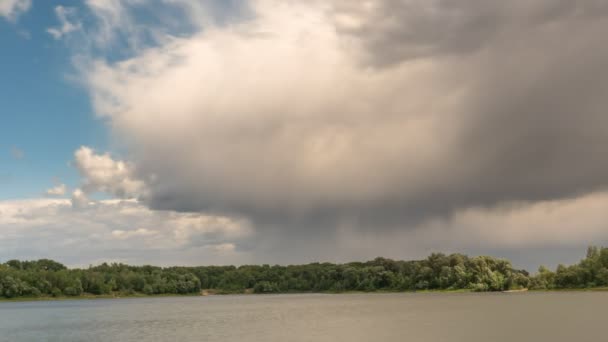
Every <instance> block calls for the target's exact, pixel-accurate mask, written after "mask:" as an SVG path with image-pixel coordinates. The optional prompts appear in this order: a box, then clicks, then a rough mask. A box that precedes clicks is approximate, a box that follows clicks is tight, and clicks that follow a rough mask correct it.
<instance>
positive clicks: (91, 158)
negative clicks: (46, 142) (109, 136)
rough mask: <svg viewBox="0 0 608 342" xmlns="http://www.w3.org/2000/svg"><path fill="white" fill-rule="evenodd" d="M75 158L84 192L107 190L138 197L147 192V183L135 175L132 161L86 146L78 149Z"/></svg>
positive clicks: (126, 196)
mask: <svg viewBox="0 0 608 342" xmlns="http://www.w3.org/2000/svg"><path fill="white" fill-rule="evenodd" d="M74 159H75V160H74V164H75V166H76V168H78V171H79V172H80V175H81V176H82V177H83V185H82V188H81V191H82V192H83V193H84V194H90V193H94V192H105V193H108V194H111V195H113V196H117V197H120V198H136V197H140V196H143V195H144V193H145V192H146V185H145V183H144V182H143V181H142V180H139V179H137V178H136V177H135V167H134V165H132V164H131V163H128V162H125V161H122V160H114V159H112V157H111V156H110V155H109V154H108V153H104V154H97V153H95V151H94V150H93V149H91V148H90V147H86V146H82V147H81V148H80V149H78V150H77V151H76V153H75V154H74Z"/></svg>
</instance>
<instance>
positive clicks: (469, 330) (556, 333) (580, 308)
mask: <svg viewBox="0 0 608 342" xmlns="http://www.w3.org/2000/svg"><path fill="white" fill-rule="evenodd" d="M607 308H608V293H600V292H564V293H516V294H504V293H493V294H472V293H462V294H456V293H454V294H449V293H446V294H443V293H431V294H339V295H325V294H307V295H241V296H208V297H164V298H158V297H151V298H133V299H100V300H66V301H48V302H0V341H36V342H39V341H58V342H59V341H61V342H64V341H87V342H93V341H197V342H198V341H207V342H210V341H222V342H232V341H234V342H236V341H238V342H247V341H250V342H275V341H276V342H279V341H280V342H289V341H296V342H297V341H315V342H318V341H328V342H329V341H332V342H334V341H349V342H352V341H366V342H367V341H369V342H382V341H412V342H415V341H421V342H439V341H445V342H448V341H449V342H459V341H463V342H464V341H467V342H502V341H504V342H512V341H551V342H561V341H564V342H566V341H568V342H569V341H578V342H581V341H583V342H584V341H601V340H605V338H606V336H607V334H606V323H605V322H606V318H605V316H604V313H605V312H606V310H607Z"/></svg>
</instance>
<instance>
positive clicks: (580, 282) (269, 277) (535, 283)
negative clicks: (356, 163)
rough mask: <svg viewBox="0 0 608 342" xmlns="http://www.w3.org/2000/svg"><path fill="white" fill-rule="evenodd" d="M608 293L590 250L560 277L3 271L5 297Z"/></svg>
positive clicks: (482, 266) (19, 265)
mask: <svg viewBox="0 0 608 342" xmlns="http://www.w3.org/2000/svg"><path fill="white" fill-rule="evenodd" d="M601 286H608V248H598V247H589V249H588V251H587V257H586V258H585V259H583V260H582V261H581V262H580V263H578V264H576V265H572V266H563V265H559V266H558V267H557V269H556V270H555V272H553V271H550V270H549V269H547V268H546V267H543V266H541V267H540V268H539V270H538V273H537V274H536V275H534V276H530V275H529V274H528V272H526V271H523V270H516V269H514V268H513V267H512V266H511V263H510V262H509V261H507V260H504V259H498V258H493V257H488V256H478V257H468V256H466V255H462V254H452V255H445V254H441V253H435V254H431V255H430V256H429V257H428V258H426V259H424V260H416V261H396V260H391V259H385V258H376V259H374V260H371V261H368V262H351V263H346V264H331V263H312V264H307V265H290V266H279V265H275V266H270V265H244V266H240V267H235V266H200V267H168V268H161V267H155V266H129V265H124V264H117V263H113V264H107V263H103V264H101V265H98V266H91V267H89V268H87V269H68V268H67V267H65V266H64V265H62V264H60V263H58V262H56V261H53V260H48V259H42V260H38V261H19V260H9V261H7V262H6V263H4V264H0V297H6V298H16V297H40V296H44V297H60V296H73V297H77V296H83V295H113V294H121V295H134V294H140V295H160V294H197V293H200V291H201V289H203V288H204V289H213V290H215V291H214V292H216V293H243V292H246V291H247V290H248V289H249V291H252V292H254V293H289V292H344V291H365V292H371V291H419V290H461V289H466V290H472V291H503V290H510V289H521V288H531V289H566V288H568V289H570V288H592V287H601Z"/></svg>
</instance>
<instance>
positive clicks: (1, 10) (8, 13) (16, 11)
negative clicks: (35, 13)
mask: <svg viewBox="0 0 608 342" xmlns="http://www.w3.org/2000/svg"><path fill="white" fill-rule="evenodd" d="M30 7H32V1H31V0H2V2H0V16H2V17H4V18H6V19H7V20H8V21H11V22H15V21H17V18H18V17H19V15H21V14H23V13H25V12H27V11H28V10H29V9H30Z"/></svg>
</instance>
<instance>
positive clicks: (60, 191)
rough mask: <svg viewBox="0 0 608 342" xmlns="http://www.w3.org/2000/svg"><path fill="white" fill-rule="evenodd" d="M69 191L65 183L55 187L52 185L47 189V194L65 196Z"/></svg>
mask: <svg viewBox="0 0 608 342" xmlns="http://www.w3.org/2000/svg"><path fill="white" fill-rule="evenodd" d="M66 192H67V187H66V186H65V184H59V185H57V186H55V187H52V188H50V189H48V190H47V191H46V193H45V194H46V195H47V196H63V195H65V193H66Z"/></svg>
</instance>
